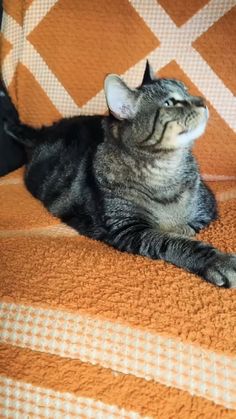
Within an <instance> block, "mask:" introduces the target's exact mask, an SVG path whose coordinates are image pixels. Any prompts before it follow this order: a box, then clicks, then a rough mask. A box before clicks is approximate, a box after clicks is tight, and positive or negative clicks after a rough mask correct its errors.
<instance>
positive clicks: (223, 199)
mask: <svg viewBox="0 0 236 419" xmlns="http://www.w3.org/2000/svg"><path fill="white" fill-rule="evenodd" d="M234 4H235V2H234V0H232V1H227V2H218V1H216V0H211V1H207V0H198V1H195V0H188V1H183V0H175V2H172V1H170V0H161V1H158V2H157V1H154V0H147V1H138V0H131V1H128V0H117V1H114V0H99V1H95V0H90V1H86V0H78V1H75V0H50V1H40V0H17V1H14V2H13V1H11V0H5V1H4V8H5V12H4V19H3V24H2V37H1V40H2V50H1V60H2V74H3V77H4V80H5V82H6V85H7V86H8V88H9V91H10V94H11V96H12V98H13V100H14V102H15V104H16V106H17V107H18V110H19V112H20V116H21V118H22V120H23V121H25V122H28V123H31V124H33V125H36V126H37V125H40V124H42V123H44V124H48V123H51V122H52V121H54V120H57V119H58V118H60V117H61V116H68V115H74V114H79V113H83V114H86V113H100V112H104V111H105V101H104V97H103V92H102V91H101V89H102V83H103V79H104V76H105V74H106V73H108V72H113V73H119V74H121V75H122V76H123V77H124V79H125V80H126V81H127V82H128V83H129V84H130V85H131V86H133V85H137V84H139V83H140V80H141V77H142V72H143V69H144V66H145V61H146V59H147V58H149V60H150V62H151V64H152V66H153V68H154V70H155V71H156V72H158V73H159V74H160V75H165V76H166V77H172V76H173V77H176V78H179V79H182V80H183V81H185V82H186V84H187V85H188V86H189V87H190V88H191V90H192V92H193V93H199V94H201V95H203V96H205V97H206V98H207V100H208V106H209V109H210V115H211V116H210V121H209V126H208V128H207V131H206V134H205V136H204V137H203V138H202V139H200V140H199V142H198V143H197V145H196V148H195V153H196V155H197V157H198V159H199V163H200V166H201V170H202V172H203V174H204V176H205V178H206V179H207V180H208V181H210V186H211V187H212V188H213V190H214V191H215V193H216V195H217V199H218V202H219V209H220V220H219V221H217V222H216V223H214V224H213V225H212V226H210V228H208V229H207V230H206V231H204V232H202V233H201V234H200V235H199V237H200V238H201V239H203V240H206V241H209V242H211V243H213V244H214V245H216V246H217V247H219V248H220V249H221V250H225V251H229V252H233V251H234V252H236V157H235V156H236V142H235V134H234V129H235V127H236V126H235V112H236V109H235V102H234V97H233V92H235V90H236V89H235V88H236V85H235V78H234V77H233V75H234V73H233V72H234V69H235V63H233V58H234V57H233V56H232V47H233V43H235V40H234V37H233V31H234V26H235V14H236V10H235V8H233V6H234ZM22 174H23V169H20V170H18V171H16V172H15V173H12V174H10V175H8V176H6V177H4V178H2V179H0V281H1V282H0V305H1V309H0V327H1V329H0V416H1V417H30V418H39V417H45V418H49V417H50V418H51V417H52V418H61V417H68V418H70V417H71V418H72V417H76V418H83V417H86V418H142V417H143V418H144V417H145V418H146V417H153V418H158V419H159V418H163V419H165V418H175V419H176V418H181V419H183V418H186V419H189V418H190V419H193V418H199V417H204V418H232V419H233V418H235V412H234V411H233V409H236V333H235V329H236V314H235V313H236V299H235V297H236V293H235V291H234V290H224V289H217V288H215V287H213V286H211V285H209V284H207V283H204V282H203V281H201V280H200V279H199V278H197V277H195V276H194V275H191V274H188V273H186V272H184V271H182V270H181V269H178V268H175V267H173V266H171V265H168V264H166V263H164V262H162V261H157V262H156V261H150V260H148V259H146V258H143V257H138V256H132V255H128V254H123V253H120V252H118V251H115V250H114V249H112V248H110V247H108V246H106V245H104V244H101V243H99V242H96V241H92V240H89V239H87V238H85V237H82V236H79V235H78V234H77V233H76V232H75V231H73V230H71V229H69V228H68V227H66V226H65V225H63V224H61V223H60V221H59V220H57V219H55V218H53V217H52V216H51V215H50V214H48V213H47V211H46V210H45V209H44V208H43V207H42V205H41V204H40V203H39V202H38V201H36V200H35V199H33V198H32V197H31V196H30V194H29V193H28V192H27V190H26V189H25V187H24V185H23V176H22ZM17 415H18V416H17Z"/></svg>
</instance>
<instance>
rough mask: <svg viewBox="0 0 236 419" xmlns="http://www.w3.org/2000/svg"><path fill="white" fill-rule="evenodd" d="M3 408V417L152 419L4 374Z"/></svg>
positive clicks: (0, 388)
mask: <svg viewBox="0 0 236 419" xmlns="http://www.w3.org/2000/svg"><path fill="white" fill-rule="evenodd" d="M0 412H1V415H2V417H7V418H9V417H14V418H17V419H18V418H19V419H20V418H23V417H25V418H26V417H27V418H28V417H31V418H34V419H38V418H53V419H61V418H62V417H66V418H78V417H79V418H91V419H93V418H98V419H115V418H117V419H119V418H122V419H123V418H124V419H139V418H141V417H142V418H144V419H148V417H147V416H140V415H139V414H138V413H136V412H128V411H126V410H125V409H119V408H118V407H116V406H112V405H106V404H105V403H102V402H101V401H97V400H93V399H89V398H85V397H76V396H74V395H73V394H70V393H61V392H59V391H53V390H50V389H45V388H40V387H36V386H33V385H32V384H30V383H24V382H21V381H17V380H12V379H10V378H7V377H4V376H0Z"/></svg>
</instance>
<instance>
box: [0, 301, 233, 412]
mask: <svg viewBox="0 0 236 419" xmlns="http://www.w3.org/2000/svg"><path fill="white" fill-rule="evenodd" d="M0 315H1V318H0V319H1V330H2V332H1V338H0V341H1V342H4V343H8V344H12V345H18V346H21V347H26V348H30V349H33V350H37V351H42V352H48V353H52V354H57V355H60V356H62V357H69V358H75V359H80V360H82V361H83V362H89V363H91V364H99V365H101V366H102V367H105V368H111V369H112V370H114V371H119V372H122V373H125V374H133V375H135V376H137V377H141V378H144V379H146V380H155V381H158V382H160V383H163V384H166V385H171V386H174V387H176V388H179V389H183V390H187V391H188V392H190V393H191V394H196V395H200V396H203V397H205V398H208V399H210V400H213V401H214V402H216V403H219V404H222V405H224V406H225V407H228V408H236V404H235V402H236V392H235V388H236V387H235V385H236V359H234V358H231V357H227V356H225V355H223V354H222V355H221V354H217V353H214V352H211V351H208V350H205V349H203V348H200V347H196V346H193V345H189V344H186V343H183V342H181V341H178V340H176V339H172V338H165V337H163V336H158V335H155V334H152V333H148V332H145V331H142V330H139V329H134V328H131V327H128V326H127V327H126V326H124V325H122V324H119V323H114V322H109V321H105V320H100V319H97V318H92V317H89V316H86V315H75V314H71V313H66V312H60V311H58V310H57V311H54V310H44V309H39V308H33V307H26V306H22V305H15V304H7V303H2V304H1V314H0Z"/></svg>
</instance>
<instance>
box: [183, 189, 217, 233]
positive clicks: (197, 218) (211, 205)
mask: <svg viewBox="0 0 236 419" xmlns="http://www.w3.org/2000/svg"><path fill="white" fill-rule="evenodd" d="M217 217H218V214H217V203H216V199H215V196H214V194H213V192H212V191H211V189H210V188H208V186H207V185H206V184H205V183H204V182H203V181H201V183H200V185H199V190H198V201H197V208H196V211H195V213H194V218H193V219H191V220H190V221H189V225H190V226H191V227H192V228H193V229H194V230H195V232H196V233H198V232H199V231H200V230H201V229H203V228H205V227H207V226H208V225H209V224H210V223H211V222H212V221H215V220H216V219H217Z"/></svg>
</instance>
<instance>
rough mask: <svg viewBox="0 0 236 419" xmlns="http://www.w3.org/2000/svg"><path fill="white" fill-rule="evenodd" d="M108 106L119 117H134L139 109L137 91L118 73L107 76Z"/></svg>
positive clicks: (105, 83)
mask: <svg viewBox="0 0 236 419" xmlns="http://www.w3.org/2000/svg"><path fill="white" fill-rule="evenodd" d="M104 91H105V96H106V101H107V106H108V108H109V110H110V112H111V113H112V115H113V116H114V117H115V118H117V119H132V118H134V116H135V114H136V111H137V92H135V91H134V90H131V89H130V88H129V87H128V86H126V84H125V83H124V82H123V80H121V78H120V77H119V76H117V75H116V74H109V75H108V76H107V77H106V78H105V82H104Z"/></svg>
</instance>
